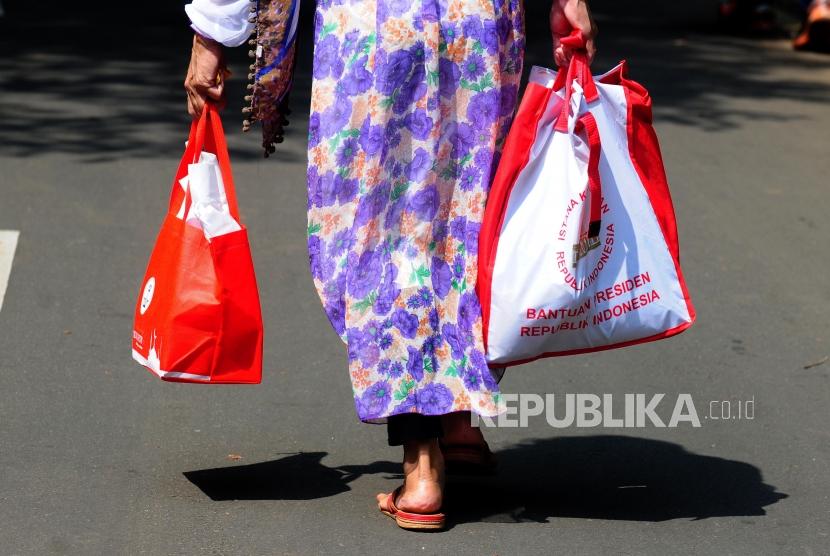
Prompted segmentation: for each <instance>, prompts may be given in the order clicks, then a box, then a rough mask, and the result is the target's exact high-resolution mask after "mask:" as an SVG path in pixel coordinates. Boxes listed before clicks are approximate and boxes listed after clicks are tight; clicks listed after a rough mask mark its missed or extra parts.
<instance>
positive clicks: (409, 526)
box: [380, 485, 447, 531]
mask: <svg viewBox="0 0 830 556" xmlns="http://www.w3.org/2000/svg"><path fill="white" fill-rule="evenodd" d="M401 490H403V485H401V486H399V487H398V488H396V489H395V490H394V491H393V492H392V493H391V494H389V495H388V496H387V498H386V507H387V508H388V509H386V510H385V509H383V508H381V509H380V511H381V513H383V514H386V515H388V516H389V517H391V518H392V519H394V520H395V523H397V524H398V527H400V528H401V529H406V530H408V531H437V530H439V529H443V528H444V527H445V526H446V522H447V518H446V516H445V515H444V514H442V513H440V512H439V513H434V514H418V513H413V512H405V511H403V510H399V509H398V507H397V506H395V500H397V498H398V496H399V495H400V493H401Z"/></svg>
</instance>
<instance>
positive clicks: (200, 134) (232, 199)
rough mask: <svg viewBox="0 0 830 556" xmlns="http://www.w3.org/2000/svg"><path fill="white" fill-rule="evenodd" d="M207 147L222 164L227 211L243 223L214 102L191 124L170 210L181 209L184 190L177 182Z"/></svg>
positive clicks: (187, 201)
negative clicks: (182, 191) (181, 194)
mask: <svg viewBox="0 0 830 556" xmlns="http://www.w3.org/2000/svg"><path fill="white" fill-rule="evenodd" d="M205 147H207V149H208V151H213V153H214V154H215V155H216V159H217V161H218V163H219V171H220V172H221V174H222V182H223V183H224V185H225V197H226V198H227V199H228V210H229V211H230V213H231V216H233V218H234V220H236V221H237V222H239V223H240V224H242V221H241V219H240V215H239V203H238V202H237V199H236V188H235V187H234V184H233V175H232V174H231V161H230V155H229V154H228V145H227V142H226V141H225V132H224V130H223V128H222V120H221V118H220V117H219V113H218V111H217V110H216V106H215V105H214V104H213V103H212V102H209V101H208V102H206V103H205V107H204V108H203V109H202V115H201V116H200V117H199V119H198V120H194V121H193V122H192V123H191V124H190V135H189V136H188V140H187V148H186V149H185V151H184V156H182V161H181V164H180V165H179V171H178V172H177V174H176V181H175V182H174V183H173V193H172V194H171V196H170V211H178V207H180V206H181V202H182V198H181V196H180V194H179V191H180V190H181V188H180V187H179V185H178V179H179V178H180V177H181V176H184V175H186V174H187V165H188V164H195V163H197V162H198V161H199V156H200V155H201V154H202V151H203V150H205ZM184 203H185V214H187V211H188V210H190V204H191V196H190V188H189V187H188V188H187V191H186V192H185V194H184Z"/></svg>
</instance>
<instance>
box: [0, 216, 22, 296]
mask: <svg viewBox="0 0 830 556" xmlns="http://www.w3.org/2000/svg"><path fill="white" fill-rule="evenodd" d="M19 236H20V232H18V231H17V230H0V310H2V309H3V298H4V297H5V296H6V286H8V285H9V274H11V272H12V259H14V250H15V249H16V248H17V238H18V237H19Z"/></svg>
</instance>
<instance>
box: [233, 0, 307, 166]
mask: <svg viewBox="0 0 830 556" xmlns="http://www.w3.org/2000/svg"><path fill="white" fill-rule="evenodd" d="M251 13H252V15H251V18H252V20H254V21H256V38H254V39H251V40H250V41H249V42H248V44H250V45H251V46H252V47H253V49H252V50H250V51H249V52H248V55H249V56H250V57H251V58H253V59H254V63H253V64H251V68H250V69H251V73H249V74H248V81H249V84H248V90H249V91H251V93H250V94H249V95H248V96H246V97H245V100H246V101H248V102H250V106H247V107H245V108H243V109H242V113H243V114H245V115H246V119H245V121H244V122H243V123H242V130H243V131H248V130H249V129H250V128H251V123H252V122H254V121H257V120H259V121H260V122H262V147H263V149H265V157H266V158H267V157H268V155H269V154H271V153H273V152H274V151H275V150H276V143H282V141H283V135H284V127H285V126H286V125H288V120H287V119H286V116H288V115H289V114H290V113H291V111H290V110H289V109H288V93H289V92H290V90H291V85H292V83H293V81H294V61H295V54H296V49H295V39H296V37H297V21H298V19H299V15H300V0H252V1H251Z"/></svg>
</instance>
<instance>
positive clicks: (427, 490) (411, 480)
mask: <svg viewBox="0 0 830 556" xmlns="http://www.w3.org/2000/svg"><path fill="white" fill-rule="evenodd" d="M403 472H404V475H405V479H404V484H403V488H402V489H401V491H400V494H399V495H398V499H397V500H395V501H394V502H395V506H397V508H398V509H399V510H403V511H405V512H412V513H418V514H430V513H435V512H438V511H439V510H440V509H441V505H442V504H443V490H444V457H443V456H442V455H441V450H440V449H439V448H438V441H437V440H429V441H425V442H413V443H408V444H406V445H404V460H403ZM388 498H389V494H388V493H380V494H378V495H377V501H378V508H380V509H381V510H386V511H389V509H390V508H389V507H388Z"/></svg>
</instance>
